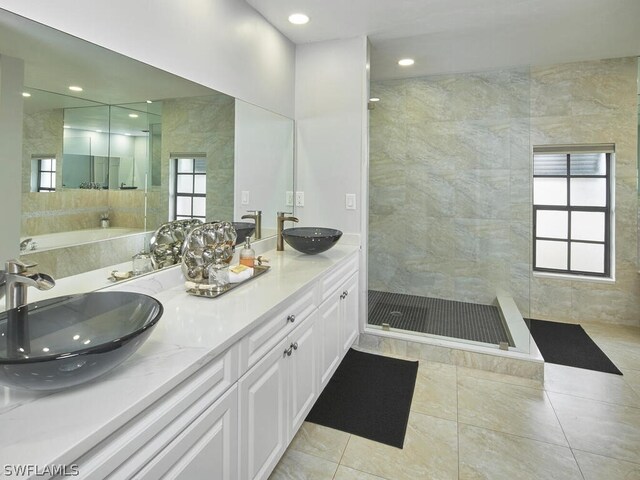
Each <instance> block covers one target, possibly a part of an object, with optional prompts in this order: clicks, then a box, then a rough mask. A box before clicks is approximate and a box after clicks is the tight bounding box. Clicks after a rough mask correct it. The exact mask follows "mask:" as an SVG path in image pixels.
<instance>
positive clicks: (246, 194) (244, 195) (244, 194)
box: [240, 190, 249, 205]
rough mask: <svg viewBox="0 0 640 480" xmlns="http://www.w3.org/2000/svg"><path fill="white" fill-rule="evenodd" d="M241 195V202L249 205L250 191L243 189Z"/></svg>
mask: <svg viewBox="0 0 640 480" xmlns="http://www.w3.org/2000/svg"><path fill="white" fill-rule="evenodd" d="M241 197H242V198H241V200H240V202H241V203H242V205H249V192H248V191H247V190H242V195H241Z"/></svg>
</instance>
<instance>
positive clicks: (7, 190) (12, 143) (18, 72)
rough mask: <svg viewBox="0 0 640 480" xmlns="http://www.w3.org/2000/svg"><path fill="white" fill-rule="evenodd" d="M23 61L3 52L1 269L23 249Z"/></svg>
mask: <svg viewBox="0 0 640 480" xmlns="http://www.w3.org/2000/svg"><path fill="white" fill-rule="evenodd" d="M23 79H24V66H23V62H22V60H20V59H17V58H11V57H6V56H1V55H0V171H2V174H1V175H0V192H2V196H3V198H4V201H3V205H2V208H0V225H2V228H0V263H2V266H0V269H4V261H5V260H7V259H9V258H17V257H18V254H19V252H20V211H21V205H22V182H21V175H22V122H16V118H22V96H21V92H22V84H23Z"/></svg>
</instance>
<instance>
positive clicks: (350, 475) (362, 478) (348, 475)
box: [333, 465, 387, 480]
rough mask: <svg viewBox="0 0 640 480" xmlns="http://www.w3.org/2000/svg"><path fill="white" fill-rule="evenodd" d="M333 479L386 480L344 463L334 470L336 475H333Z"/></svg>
mask: <svg viewBox="0 0 640 480" xmlns="http://www.w3.org/2000/svg"><path fill="white" fill-rule="evenodd" d="M333 480H387V479H385V478H382V477H378V476H377V475H371V474H369V473H364V472H360V471H359V470H354V469H353V468H349V467H345V466H344V465H340V466H339V467H338V471H337V472H336V476H335V477H333Z"/></svg>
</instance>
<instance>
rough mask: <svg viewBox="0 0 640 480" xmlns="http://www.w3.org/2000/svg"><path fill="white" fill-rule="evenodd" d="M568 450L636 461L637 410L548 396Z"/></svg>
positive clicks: (639, 453) (639, 438) (639, 448)
mask: <svg viewBox="0 0 640 480" xmlns="http://www.w3.org/2000/svg"><path fill="white" fill-rule="evenodd" d="M548 395H549V398H550V400H551V403H552V404H553V408H554V410H555V412H556V414H557V415H558V419H559V420H560V423H561V424H562V428H563V430H564V432H565V434H566V436H567V439H568V440H569V445H570V446H571V448H575V449H578V450H584V451H586V452H590V453H596V454H599V455H604V456H607V457H612V458H617V459H619V460H628V461H638V459H639V458H640V408H634V407H624V406H619V405H612V404H609V403H603V402H598V401H595V400H587V399H584V398H580V397H574V396H571V395H564V394H560V393H553V392H549V393H548Z"/></svg>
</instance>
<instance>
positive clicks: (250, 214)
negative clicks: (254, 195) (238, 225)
mask: <svg viewBox="0 0 640 480" xmlns="http://www.w3.org/2000/svg"><path fill="white" fill-rule="evenodd" d="M241 218H242V219H244V218H252V219H253V221H254V222H256V230H255V232H254V234H253V235H254V238H255V240H260V239H261V238H262V210H247V214H246V215H243V216H242V217H241Z"/></svg>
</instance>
